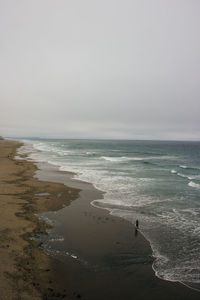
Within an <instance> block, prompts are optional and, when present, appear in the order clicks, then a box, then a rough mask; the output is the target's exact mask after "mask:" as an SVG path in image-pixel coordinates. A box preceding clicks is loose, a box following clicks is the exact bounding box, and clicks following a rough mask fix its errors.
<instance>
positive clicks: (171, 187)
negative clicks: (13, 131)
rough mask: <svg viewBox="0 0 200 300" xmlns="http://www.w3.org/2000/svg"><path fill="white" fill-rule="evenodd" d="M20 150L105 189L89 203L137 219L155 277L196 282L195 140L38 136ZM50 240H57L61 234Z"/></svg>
mask: <svg viewBox="0 0 200 300" xmlns="http://www.w3.org/2000/svg"><path fill="white" fill-rule="evenodd" d="M20 152H21V153H29V159H32V160H36V161H44V162H48V163H50V164H52V165H56V166H58V167H59V169H60V171H71V172H75V173H76V174H75V175H74V178H76V179H79V180H83V181H87V182H91V183H93V184H94V186H95V187H96V188H97V189H99V190H101V191H104V192H105V194H104V198H103V199H99V200H94V201H93V202H92V204H93V205H94V206H96V207H101V208H105V209H108V210H109V211H110V213H111V214H112V215H115V216H120V217H123V218H125V219H127V220H129V221H130V222H133V223H134V222H135V220H136V219H139V221H140V230H141V231H142V233H143V234H144V236H145V237H146V238H147V239H148V240H149V241H150V243H151V247H152V249H153V255H154V256H155V258H156V260H155V261H154V264H153V269H154V270H155V273H156V275H157V276H158V277H160V278H163V279H166V280H171V281H183V282H189V283H193V284H197V286H198V285H199V283H200V218H199V217H200V143H199V142H151V141H147V142H145V141H86V140H84V141H83V140H44V141H43V140H38V141H26V144H25V146H23V147H22V148H21V149H20ZM53 239H54V237H51V241H50V242H51V243H52V242H55V241H57V242H59V243H60V244H62V236H58V237H55V241H54V240H53ZM58 239H59V241H58ZM65 251H66V252H67V251H68V249H65Z"/></svg>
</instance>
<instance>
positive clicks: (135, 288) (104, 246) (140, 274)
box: [3, 141, 199, 300]
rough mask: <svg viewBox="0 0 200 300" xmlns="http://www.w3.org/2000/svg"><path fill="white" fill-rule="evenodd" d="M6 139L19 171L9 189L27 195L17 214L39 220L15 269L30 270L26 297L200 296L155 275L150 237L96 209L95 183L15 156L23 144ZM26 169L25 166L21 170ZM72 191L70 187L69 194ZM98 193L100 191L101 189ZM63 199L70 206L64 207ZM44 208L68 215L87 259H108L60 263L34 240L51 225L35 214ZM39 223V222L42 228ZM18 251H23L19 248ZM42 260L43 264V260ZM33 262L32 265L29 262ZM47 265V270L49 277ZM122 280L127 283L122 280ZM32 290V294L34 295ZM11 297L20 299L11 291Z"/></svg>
mask: <svg viewBox="0 0 200 300" xmlns="http://www.w3.org/2000/svg"><path fill="white" fill-rule="evenodd" d="M4 142H5V143H10V147H11V148H12V158H11V160H10V158H8V160H9V162H12V163H13V164H14V165H13V167H14V169H15V173H16V171H17V172H18V175H17V176H16V177H17V178H14V179H13V178H12V180H11V179H9V180H10V181H9V187H8V188H9V189H10V186H11V185H14V188H15V193H14V192H13V193H9V195H10V197H11V198H13V197H16V196H15V195H16V189H18V194H17V195H18V197H17V199H16V200H17V201H19V198H23V199H22V200H23V201H24V203H23V204H24V206H25V208H24V211H23V212H22V213H21V212H18V211H17V212H16V213H17V216H16V219H20V220H21V219H25V220H27V221H29V222H30V220H31V218H33V219H32V220H31V221H32V222H33V224H34V225H33V224H32V226H30V228H29V230H28V232H25V233H24V236H23V239H24V240H25V241H26V246H25V247H28V249H29V252H28V253H26V255H27V257H29V258H28V259H27V258H26V261H24V262H23V258H20V259H21V260H22V262H20V263H18V270H17V272H16V271H15V272H16V273H17V274H15V276H18V277H20V275H21V277H23V276H22V275H24V274H26V273H31V277H30V278H27V277H26V276H25V278H24V280H21V281H20V285H17V286H16V288H17V289H18V290H19V291H20V292H21V291H22V290H24V286H27V279H28V280H29V282H30V283H31V288H30V287H29V289H28V290H25V291H23V293H24V294H23V296H21V299H58V298H59V297H60V298H62V297H63V296H64V297H65V298H64V299H77V298H82V299H92V300H96V299H112V298H113V299H123V298H124V299H125V298H126V299H132V296H133V293H134V295H135V296H136V297H137V298H138V299H146V298H148V299H160V297H162V299H173V297H174V299H175V298H176V299H198V298H197V297H199V292H197V293H196V292H193V291H192V290H191V289H190V288H188V287H187V288H186V287H184V286H183V284H182V283H172V282H167V281H164V280H161V279H159V278H157V277H156V276H155V274H154V272H153V270H152V266H151V262H152V258H151V255H152V250H151V248H150V245H149V242H148V241H147V240H146V239H145V238H144V237H143V236H142V235H141V234H140V232H138V235H137V236H134V232H133V226H132V224H130V223H129V222H128V221H125V220H122V219H120V218H119V217H114V216H111V215H110V214H109V212H108V211H107V210H104V209H99V208H94V207H93V206H92V205H91V204H90V202H91V201H90V200H91V199H92V200H94V198H95V197H97V190H96V189H95V188H94V187H93V186H92V184H90V183H84V182H80V181H77V180H73V179H72V178H70V174H69V173H67V172H63V171H62V172H61V171H58V170H56V167H55V168H53V167H52V166H49V165H47V164H46V165H45V166H44V164H43V166H41V165H40V167H41V169H38V168H37V167H36V166H35V163H34V162H30V161H24V160H15V159H14V155H15V154H14V151H15V150H16V148H17V147H18V146H19V143H17V142H13V141H4ZM4 142H3V143H4ZM12 143H14V144H15V146H14V144H12ZM7 145H8V144H7ZM17 145H18V146H17ZM23 168H24V169H25V170H22V169H23ZM45 168H46V169H45ZM16 169H20V170H16ZM35 172H36V174H35ZM35 177H38V178H39V179H37V178H35ZM64 184H67V186H66V185H64ZM18 185H19V186H18ZM20 185H21V186H20ZM68 186H70V187H68ZM27 188H28V191H27V190H26V189H27ZM47 190H48V191H49V194H48V195H38V194H40V193H44V191H45V192H46V191H47ZM60 191H62V193H63V196H62V197H58V195H59V194H60ZM69 191H71V192H70V193H69ZM9 192H10V191H9ZM100 193H101V192H100ZM36 194H37V195H36ZM7 195H8V193H7ZM99 196H100V194H98V197H99ZM66 197H67V201H66ZM32 198H33V199H34V201H33V199H32ZM60 198H61V199H60ZM27 199H28V201H29V202H28V203H27ZM55 199H56V201H55ZM72 200H75V201H72ZM12 201H13V199H12ZM38 203H39V204H38ZM63 204H64V205H66V207H65V208H63V209H61V208H62V207H63ZM67 205H68V206H67ZM59 209H60V210H59ZM42 211H43V212H44V211H57V212H58V214H61V217H62V214H64V215H65V218H66V219H67V221H66V222H67V223H66V228H65V229H66V231H67V233H69V239H68V241H67V242H68V244H70V243H71V247H72V248H73V247H74V246H76V247H77V249H78V250H79V252H80V253H81V254H82V255H83V256H84V255H85V256H87V255H86V254H87V253H88V258H89V259H92V262H93V263H94V265H95V264H96V263H99V262H100V263H102V261H103V264H102V265H101V264H100V266H101V268H100V269H98V268H97V269H95V270H94V268H91V266H89V268H88V267H87V268H85V267H84V266H83V265H82V264H80V262H78V261H76V260H73V259H72V257H67V258H66V259H65V261H64V262H59V261H57V260H56V259H55V258H53V257H52V256H51V257H50V256H47V255H46V254H45V253H44V252H42V250H41V249H39V248H38V243H37V242H35V241H32V240H30V236H33V235H35V234H36V233H44V232H45V231H46V229H47V228H48V225H46V224H44V222H42V221H41V220H39V219H38V218H37V217H36V216H35V213H38V212H42ZM86 213H87V214H86ZM36 219H37V220H36ZM27 221H26V222H27ZM79 223H80V224H79ZM36 224H37V225H38V224H39V225H38V226H39V228H38V227H37V226H36ZM72 225H73V226H72ZM70 226H71V227H70ZM49 229H50V228H49ZM65 233H66V232H65ZM85 233H86V234H85ZM18 234H19V232H18ZM84 234H85V235H84ZM95 235H97V236H98V238H97V239H96V240H95V243H96V244H94V243H93V241H94V239H95V238H96V237H95ZM91 237H93V241H91ZM19 242H21V240H20V241H19ZM27 244H28V246H27ZM23 247H24V246H23ZM25 247H24V248H25ZM24 248H23V249H24ZM24 252H26V251H24ZM106 254H107V256H106ZM30 255H32V259H33V258H34V259H33V261H34V263H33V262H32V263H33V266H32V269H30V268H29V270H27V260H30ZM18 256H20V255H19V253H18ZM105 256H106V257H105ZM41 257H42V260H44V261H45V264H46V265H45V267H43V271H42V272H41V274H40V275H41V277H42V278H40V280H41V282H40V285H39V286H38V285H37V283H38V282H35V277H34V272H37V276H38V270H41V266H40V265H39V264H38V262H39V263H41V261H42V260H41ZM113 258H114V260H113ZM119 261H120V264H119ZM25 262H26V264H25ZM42 263H43V264H44V262H42ZM19 265H20V268H21V269H20V270H19ZM28 265H29V266H30V261H29V264H28ZM97 265H98V264H97ZM108 265H109V268H108ZM43 266H44V265H43ZM46 266H49V268H47V267H46ZM98 266H99V265H98ZM106 267H107V269H106ZM45 268H46V269H45ZM102 268H103V269H102ZM44 270H46V271H45V272H46V273H45V278H44ZM47 270H48V271H47ZM35 275H36V274H35ZM25 279H26V280H25ZM33 279H34V280H33ZM81 280H82V282H81ZM123 280H124V281H123ZM11 281H14V283H16V277H13V279H12V280H11ZM99 281H100V282H99ZM107 281H111V282H112V283H113V284H114V287H108V283H107ZM121 281H123V282H122V283H121ZM9 282H10V281H9ZM18 282H19V280H18ZM119 282H120V284H119ZM33 283H35V285H33ZM117 285H119V290H118V291H116V290H115V289H116V286H117ZM106 288H107V291H106V292H107V293H106V294H105V291H104V290H103V289H106ZM119 291H120V294H119V293H118V292H119ZM165 292H166V293H168V295H167V294H165ZM121 293H122V294H121ZM163 293H164V295H163ZM11 294H12V293H11ZM30 294H31V295H32V297H33V298H31V297H30ZM20 295H21V294H20ZM56 295H57V296H56ZM28 297H29V298H28ZM42 297H43V298H42ZM45 297H46V298H45ZM6 299H15V298H14V297H13V295H12V296H11V297H10V298H9V297H7V298H6Z"/></svg>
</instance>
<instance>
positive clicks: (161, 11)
mask: <svg viewBox="0 0 200 300" xmlns="http://www.w3.org/2000/svg"><path fill="white" fill-rule="evenodd" d="M199 9H200V3H199V1H196V0H190V1H189V0H179V1H178V0H173V1H172V0H168V1H165V0H159V1H158V0H142V1H141V0H135V1H133V0H125V1H121V0H118V1H117V0H106V1H105V0H102V1H93V0H84V1H81V0H77V1H73V0H69V1H64V0H59V1H55V0H54V1H53V0H40V1H38V0H34V1H32V0H29V1H27V0H19V1H14V0H1V1H0V36H1V43H0V64H1V68H0V90H1V91H0V107H1V109H0V134H3V135H12V136H14V135H16V136H31V135H36V136H45V137H66V138H67V137H70V138H73V137H74V138H76V137H83V138H126V139H135V138H136V139H138V138H139V139H140V138H141V139H143V138H144V139H151V138H153V139H154V138H156V139H200V122H199V119H200V118H199V111H200V101H199V98H200V97H199V96H200V85H199V78H200V60H199V58H200V54H199V53H200V35H199V28H200V19H199Z"/></svg>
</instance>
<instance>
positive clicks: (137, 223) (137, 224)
mask: <svg viewBox="0 0 200 300" xmlns="http://www.w3.org/2000/svg"><path fill="white" fill-rule="evenodd" d="M135 227H136V229H138V228H139V221H138V220H136V222H135Z"/></svg>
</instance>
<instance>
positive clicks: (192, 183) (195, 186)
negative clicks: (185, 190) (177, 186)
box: [188, 181, 200, 189]
mask: <svg viewBox="0 0 200 300" xmlns="http://www.w3.org/2000/svg"><path fill="white" fill-rule="evenodd" d="M188 185H189V186H191V187H193V188H198V189H199V188H200V184H198V183H195V182H193V181H190V182H189V183H188Z"/></svg>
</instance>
